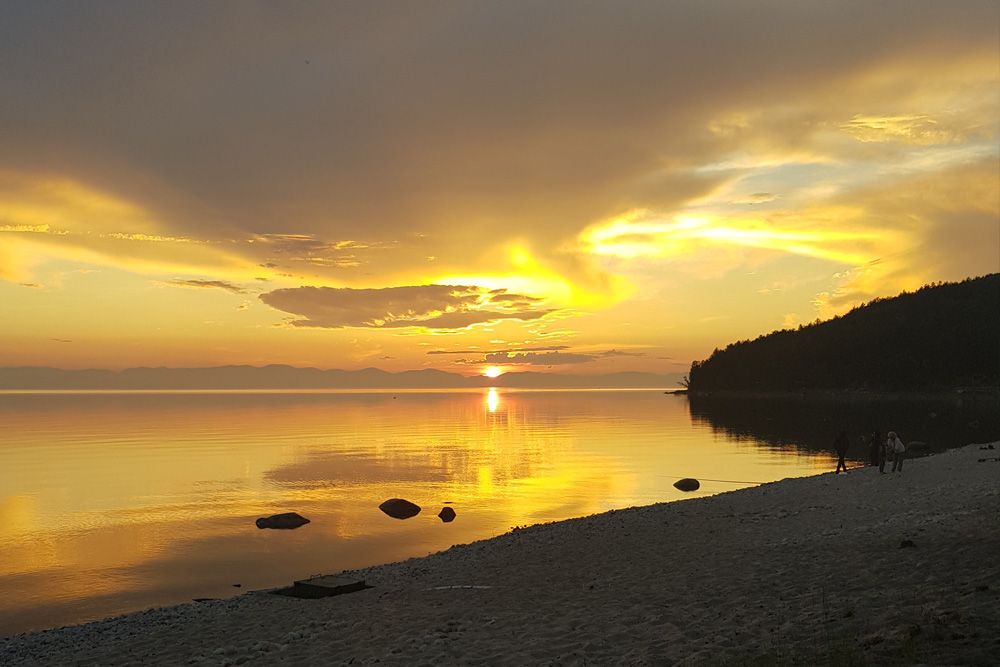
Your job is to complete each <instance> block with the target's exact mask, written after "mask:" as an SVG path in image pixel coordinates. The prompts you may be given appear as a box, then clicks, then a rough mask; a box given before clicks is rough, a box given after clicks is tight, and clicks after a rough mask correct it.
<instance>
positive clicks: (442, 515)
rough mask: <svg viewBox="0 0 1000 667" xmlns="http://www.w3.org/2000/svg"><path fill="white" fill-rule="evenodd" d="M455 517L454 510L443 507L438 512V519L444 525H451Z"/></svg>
mask: <svg viewBox="0 0 1000 667" xmlns="http://www.w3.org/2000/svg"><path fill="white" fill-rule="evenodd" d="M455 516H456V514H455V510H453V509H452V508H450V507H444V508H442V509H441V511H440V512H438V518H439V519H441V520H442V521H444V522H445V523H451V522H452V521H454V520H455Z"/></svg>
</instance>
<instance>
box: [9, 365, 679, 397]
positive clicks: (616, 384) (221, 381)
mask: <svg viewBox="0 0 1000 667" xmlns="http://www.w3.org/2000/svg"><path fill="white" fill-rule="evenodd" d="M678 378H679V376H678V375H676V374H663V375H661V374H656V373H637V372H626V373H611V374H607V375H557V374H554V373H535V372H523V373H505V374H503V375H501V376H499V377H496V378H487V377H483V376H474V377H468V376H465V375H459V374H457V373H447V372H445V371H439V370H431V369H424V370H416V371H403V372H401V373H390V372H387V371H383V370H380V369H378V368H364V369H361V370H357V371H345V370H337V369H331V370H322V369H319V368H296V367H294V366H284V365H271V366H213V367H209V368H126V369H125V370H121V371H111V370H97V369H87V370H62V369H58V368H45V367H39V366H22V367H10V368H0V390H8V391H9V390H75V389H93V390H100V389H105V390H109V389H464V388H475V387H510V388H522V389H596V388H608V389H621V388H652V389H670V388H676V387H677V380H678Z"/></svg>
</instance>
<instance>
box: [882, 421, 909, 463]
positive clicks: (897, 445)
mask: <svg viewBox="0 0 1000 667" xmlns="http://www.w3.org/2000/svg"><path fill="white" fill-rule="evenodd" d="M885 448H886V450H887V451H888V452H889V453H891V454H892V471H893V472H896V471H897V470H898V471H899V472H903V459H905V458H906V445H904V444H903V441H902V440H900V439H899V436H898V435H896V432H895V431H889V439H888V440H887V441H886V443H885Z"/></svg>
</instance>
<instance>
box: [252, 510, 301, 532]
mask: <svg viewBox="0 0 1000 667" xmlns="http://www.w3.org/2000/svg"><path fill="white" fill-rule="evenodd" d="M256 523H257V527H258V528H275V529H278V530H294V529H296V528H298V527H300V526H304V525H306V524H307V523H309V519H307V518H305V517H304V516H302V515H301V514H297V513H295V512H285V513H284V514H275V515H274V516H265V517H261V518H259V519H257V522H256Z"/></svg>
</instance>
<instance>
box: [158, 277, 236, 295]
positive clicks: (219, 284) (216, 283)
mask: <svg viewBox="0 0 1000 667" xmlns="http://www.w3.org/2000/svg"><path fill="white" fill-rule="evenodd" d="M167 284H168V285H173V286H174V287H195V288H201V287H203V288H209V289H211V288H217V289H224V290H226V291H227V292H232V293H234V294H245V293H246V290H245V289H243V288H242V287H240V286H239V285H234V284H233V283H230V282H227V281H225V280H198V279H190V280H182V279H176V280H168V281H167Z"/></svg>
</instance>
